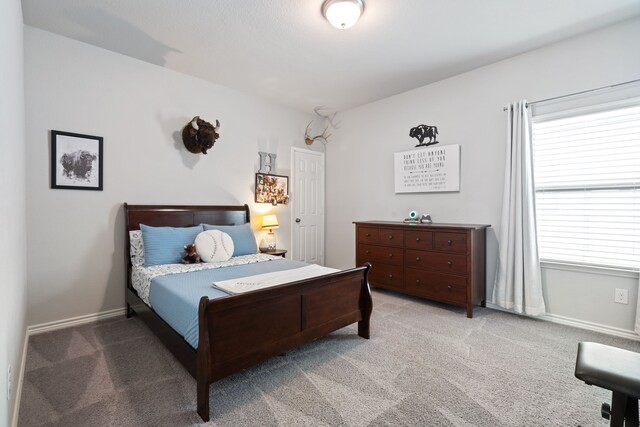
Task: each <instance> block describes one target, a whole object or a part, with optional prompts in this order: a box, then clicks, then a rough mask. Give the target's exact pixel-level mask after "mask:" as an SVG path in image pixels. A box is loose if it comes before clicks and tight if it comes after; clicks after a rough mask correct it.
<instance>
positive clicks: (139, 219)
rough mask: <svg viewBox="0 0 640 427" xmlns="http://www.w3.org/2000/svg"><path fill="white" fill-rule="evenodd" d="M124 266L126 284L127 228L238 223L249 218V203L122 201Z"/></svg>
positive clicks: (128, 260) (129, 268) (128, 271)
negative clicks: (142, 202)
mask: <svg viewBox="0 0 640 427" xmlns="http://www.w3.org/2000/svg"><path fill="white" fill-rule="evenodd" d="M124 216H125V221H126V227H125V250H124V253H125V265H126V266H127V269H126V271H127V286H129V280H130V278H131V257H130V253H129V249H130V248H129V231H133V230H139V229H140V224H144V225H150V226H152V227H163V226H171V227H190V226H193V225H198V224H211V225H241V224H246V223H248V222H250V221H251V218H250V215H249V206H247V205H229V206H219V205H211V206H180V205H129V204H127V203H125V204H124Z"/></svg>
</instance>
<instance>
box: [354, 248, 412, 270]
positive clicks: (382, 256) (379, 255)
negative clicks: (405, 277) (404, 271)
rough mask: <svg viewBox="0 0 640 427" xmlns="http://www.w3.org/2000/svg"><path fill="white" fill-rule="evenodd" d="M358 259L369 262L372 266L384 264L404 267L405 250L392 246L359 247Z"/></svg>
mask: <svg viewBox="0 0 640 427" xmlns="http://www.w3.org/2000/svg"><path fill="white" fill-rule="evenodd" d="M358 259H362V260H363V261H369V262H370V263H371V264H375V263H379V262H381V263H383V264H391V265H402V263H403V261H404V250H403V249H402V248H396V247H392V246H374V245H362V244H361V245H359V246H358Z"/></svg>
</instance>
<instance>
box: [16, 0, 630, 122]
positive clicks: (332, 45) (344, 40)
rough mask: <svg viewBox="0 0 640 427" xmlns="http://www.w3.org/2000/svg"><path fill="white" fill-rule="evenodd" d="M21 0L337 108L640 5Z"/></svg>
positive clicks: (290, 97)
mask: <svg viewBox="0 0 640 427" xmlns="http://www.w3.org/2000/svg"><path fill="white" fill-rule="evenodd" d="M364 1H365V10H364V14H363V16H362V18H361V19H360V21H359V22H358V23H357V24H356V25H355V26H354V27H352V28H351V29H348V30H337V29H335V28H333V27H331V26H330V25H329V23H328V22H327V21H326V20H325V19H324V18H323V17H322V15H321V12H320V10H321V6H322V0H189V1H181V0H22V5H23V13H24V22H25V24H27V25H30V26H33V27H37V28H41V29H44V30H47V31H51V32H53V33H57V34H61V35H63V36H67V37H70V38H73V39H76V40H79V41H82V42H86V43H90V44H92V45H95V46H99V47H102V48H105V49H108V50H111V51H114V52H118V53H121V54H124V55H128V56H131V57H134V58H138V59H140V60H143V61H146V62H150V63H152V64H156V65H159V66H162V67H166V68H170V69H173V70H177V71H180V72H183V73H186V74H189V75H192V76H195V77H199V78H201V79H204V80H208V81H211V82H214V83H217V84H220V85H223V86H227V87H230V88H234V89H237V90H241V91H243V92H247V93H251V94H254V95H258V96H263V97H266V98H269V99H272V100H275V101H277V102H279V103H282V104H285V105H289V106H291V107H293V108H296V109H300V110H303V111H312V109H313V107H315V106H320V105H322V106H325V107H327V108H329V109H333V110H338V111H339V110H343V109H347V108H351V107H354V106H358V105H362V104H365V103H368V102H371V101H374V100H377V99H381V98H385V97H388V96H391V95H395V94H398V93H401V92H404V91H407V90H410V89H414V88H416V87H420V86H423V85H426V84H429V83H432V82H435V81H438V80H441V79H443V78H446V77H449V76H453V75H456V74H460V73H463V72H465V71H469V70H472V69H474V68H477V67H480V66H483V65H487V64H490V63H492V62H496V61H499V60H501V59H504V58H508V57H510V56H514V55H517V54H520V53H523V52H526V51H529V50H531V49H535V48H538V47H541V46H544V45H547V44H549V43H553V42H556V41H559V40H562V39H565V38H568V37H572V36H575V35H578V34H581V33H584V32H587V31H591V30H594V29H597V28H600V27H603V26H607V25H610V24H612V23H615V22H618V21H622V20H625V19H629V18H631V17H633V16H638V15H640V1H638V0H364Z"/></svg>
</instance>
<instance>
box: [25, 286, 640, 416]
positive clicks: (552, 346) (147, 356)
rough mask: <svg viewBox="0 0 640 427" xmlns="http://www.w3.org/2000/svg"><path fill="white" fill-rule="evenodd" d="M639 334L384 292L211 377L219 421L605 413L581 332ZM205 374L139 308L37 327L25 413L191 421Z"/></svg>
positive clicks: (604, 395)
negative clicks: (360, 323) (289, 347)
mask: <svg viewBox="0 0 640 427" xmlns="http://www.w3.org/2000/svg"><path fill="white" fill-rule="evenodd" d="M580 341H597V342H601V343H605V344H609V345H614V346H618V347H622V348H626V349H629V350H633V351H637V352H640V342H636V341H629V340H625V339H622V338H616V337H611V336H607V335H601V334H598V333H593V332H589V331H583V330H580V329H574V328H571V327H567V326H562V325H557V324H553V323H549V322H544V321H539V320H533V319H529V318H524V317H518V316H515V315H511V314H507V313H502V312H499V311H494V310H490V309H482V308H478V309H476V311H475V314H474V318H473V319H467V318H466V317H465V315H464V310H463V309H459V308H453V307H448V306H444V305H439V304H435V303H430V302H427V301H423V300H419V299H414V298H411V297H406V296H401V295H397V294H392V293H386V292H374V312H373V323H372V339H371V340H364V339H362V338H359V337H358V336H357V335H356V329H355V326H352V327H348V328H345V329H343V330H340V331H338V332H336V333H334V334H332V335H330V336H328V337H326V338H324V339H321V340H318V341H315V342H313V343H311V344H308V345H306V346H303V347H301V348H299V349H297V350H295V351H292V352H290V353H288V354H287V355H285V356H283V357H275V358H273V359H271V360H268V361H266V362H265V363H262V364H260V365H258V366H256V367H254V368H252V369H248V370H245V371H243V372H241V373H239V374H236V375H233V376H232V377H229V378H226V379H224V380H222V381H220V382H217V383H214V384H213V385H212V386H211V387H212V390H211V408H212V411H211V422H210V423H208V424H206V425H212V426H234V427H237V426H388V425H393V426H396V425H400V426H401V425H405V426H578V425H580V426H606V425H607V421H606V420H604V419H602V418H601V417H600V404H601V403H602V402H603V401H609V400H610V395H609V393H608V392H606V391H605V390H602V389H599V388H596V387H590V386H587V385H585V384H584V383H582V382H581V381H579V380H577V379H576V378H575V377H574V376H573V371H574V363H575V356H576V350H577V345H578V342H580ZM195 401H196V384H195V380H194V379H193V378H192V377H191V376H190V375H189V374H188V373H187V372H186V371H185V370H184V369H183V368H182V366H181V365H179V364H178V363H177V362H176V361H175V360H174V359H173V357H172V356H171V354H170V353H168V352H167V350H165V348H164V347H163V346H162V345H161V344H160V342H159V341H158V340H157V339H156V338H155V336H153V334H152V333H151V332H150V331H149V330H148V329H147V328H146V326H144V324H142V323H141V322H140V321H139V320H138V319H136V318H135V317H134V318H132V319H124V318H118V319H112V320H108V321H101V322H97V323H92V324H87V325H83V326H78V327H74V328H69V329H65V330H60V331H54V332H50V333H46V334H41V335H36V336H32V337H31V338H30V340H29V347H28V351H27V365H26V373H25V378H24V385H23V390H22V398H21V405H20V414H19V425H20V426H35V425H60V426H92V427H97V426H186V425H198V424H202V421H201V420H200V418H199V417H198V416H197V414H196V412H195V411H196V407H195Z"/></svg>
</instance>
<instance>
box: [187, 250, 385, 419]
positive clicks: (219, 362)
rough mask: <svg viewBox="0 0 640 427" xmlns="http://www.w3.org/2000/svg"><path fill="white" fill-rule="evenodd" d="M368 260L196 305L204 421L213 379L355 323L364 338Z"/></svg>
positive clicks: (368, 306) (368, 315)
mask: <svg viewBox="0 0 640 427" xmlns="http://www.w3.org/2000/svg"><path fill="white" fill-rule="evenodd" d="M370 268H371V266H370V264H368V263H367V264H365V265H364V266H362V267H358V268H354V269H350V270H344V271H340V272H336V273H332V274H328V275H324V276H320V277H314V278H311V279H307V280H301V281H297V282H293V283H289V284H286V285H281V286H276V287H273V288H269V289H264V290H259V291H254V292H248V293H246V294H241V295H233V296H229V297H224V298H218V299H215V300H209V299H208V298H207V297H202V298H201V300H200V305H199V312H198V316H199V319H198V320H199V343H198V352H197V376H196V380H197V383H198V385H197V387H198V414H199V415H200V416H201V417H202V419H203V420H204V421H208V420H209V386H210V384H211V383H213V382H214V381H217V380H219V379H222V378H224V377H226V376H228V375H231V374H233V373H235V372H238V371H240V370H242V369H245V368H248V367H250V366H253V365H255V364H257V363H260V362H262V361H264V360H266V359H268V358H270V357H273V356H276V355H278V354H282V353H285V352H287V351H289V350H291V349H293V348H295V347H298V346H300V345H302V344H305V343H307V342H310V341H313V340H315V339H317V338H320V337H322V336H324V335H327V334H329V333H331V332H333V331H336V330H338V329H340V328H343V327H345V326H347V325H350V324H352V323H355V322H358V335H359V336H361V337H363V338H367V339H368V338H369V334H370V318H371V312H372V310H373V303H372V299H371V290H370V288H369V283H368V280H367V276H368V273H369V269H370Z"/></svg>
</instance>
